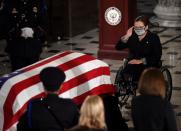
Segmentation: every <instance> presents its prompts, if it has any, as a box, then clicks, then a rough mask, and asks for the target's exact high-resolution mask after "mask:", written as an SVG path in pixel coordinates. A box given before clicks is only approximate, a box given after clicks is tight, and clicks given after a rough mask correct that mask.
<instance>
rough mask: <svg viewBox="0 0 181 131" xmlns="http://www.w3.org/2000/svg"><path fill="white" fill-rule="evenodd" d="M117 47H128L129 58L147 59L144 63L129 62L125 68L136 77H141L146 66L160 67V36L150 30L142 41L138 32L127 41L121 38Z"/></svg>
mask: <svg viewBox="0 0 181 131" xmlns="http://www.w3.org/2000/svg"><path fill="white" fill-rule="evenodd" d="M115 48H116V49H117V50H122V49H125V48H128V49H129V56H128V60H132V59H144V60H145V63H144V64H128V65H127V66H126V68H125V70H124V71H125V72H126V73H128V74H134V75H135V78H136V79H139V76H140V75H141V73H142V71H143V70H144V69H145V68H148V67H160V63H161V62H160V60H161V55H162V46H161V43H160V39H159V37H158V36H157V35H156V34H154V33H152V32H150V31H148V32H147V34H146V36H145V37H144V38H143V39H142V40H141V41H139V38H138V36H137V35H136V33H135V32H133V34H132V35H131V37H130V38H129V39H128V41H127V42H126V43H124V42H122V40H120V41H119V42H118V43H117V44H116V47H115Z"/></svg>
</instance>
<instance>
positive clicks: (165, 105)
mask: <svg viewBox="0 0 181 131" xmlns="http://www.w3.org/2000/svg"><path fill="white" fill-rule="evenodd" d="M132 118H133V123H134V126H135V130H136V131H177V126H176V119H175V114H174V111H173V109H172V106H171V104H170V102H169V101H165V100H164V99H162V98H161V97H160V96H152V95H140V96H136V97H135V98H133V100H132Z"/></svg>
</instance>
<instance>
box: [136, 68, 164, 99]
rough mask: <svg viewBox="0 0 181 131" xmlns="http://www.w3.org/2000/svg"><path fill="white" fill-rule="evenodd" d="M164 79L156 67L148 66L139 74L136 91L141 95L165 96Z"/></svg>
mask: <svg viewBox="0 0 181 131" xmlns="http://www.w3.org/2000/svg"><path fill="white" fill-rule="evenodd" d="M165 88H166V86H165V80H164V76H163V73H162V72H161V71H160V69H157V68H148V69H145V70H144V71H143V73H142V74H141V77H140V80H139V83H138V91H139V93H140V94H143V95H155V96H161V97H162V98H164V97H165Z"/></svg>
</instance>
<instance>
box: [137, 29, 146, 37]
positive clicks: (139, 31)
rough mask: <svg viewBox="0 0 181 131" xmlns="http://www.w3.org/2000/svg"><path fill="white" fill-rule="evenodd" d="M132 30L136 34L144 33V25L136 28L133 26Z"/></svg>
mask: <svg viewBox="0 0 181 131" xmlns="http://www.w3.org/2000/svg"><path fill="white" fill-rule="evenodd" d="M134 31H135V33H136V34H137V35H138V36H141V35H144V34H145V32H146V31H145V27H141V28H137V27H134Z"/></svg>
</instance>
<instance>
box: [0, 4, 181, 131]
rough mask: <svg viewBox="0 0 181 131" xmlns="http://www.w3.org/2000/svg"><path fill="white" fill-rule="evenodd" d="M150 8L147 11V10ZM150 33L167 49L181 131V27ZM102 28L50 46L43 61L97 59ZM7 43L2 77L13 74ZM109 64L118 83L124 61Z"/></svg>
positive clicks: (0, 57)
mask: <svg viewBox="0 0 181 131" xmlns="http://www.w3.org/2000/svg"><path fill="white" fill-rule="evenodd" d="M154 4H155V3H154V2H153V1H151V0H148V1H141V0H138V11H139V12H140V13H142V12H144V13H147V14H149V15H150V14H152V9H153V6H154ZM145 7H146V8H145ZM150 30H151V31H153V32H155V33H157V34H158V35H159V37H160V40H161V43H162V47H163V48H162V49H163V55H162V60H163V64H164V65H165V66H167V67H168V69H169V70H170V72H171V75H172V79H173V94H172V98H171V103H172V104H173V107H174V111H175V114H176V120H177V126H178V131H181V28H167V27H157V26H153V25H152V26H150ZM98 36H99V29H98V28H95V29H92V30H90V31H88V32H86V33H84V34H80V35H78V36H75V37H72V38H70V39H67V40H65V39H61V40H59V41H56V42H53V43H47V44H46V45H45V46H44V48H43V52H42V54H41V59H44V58H46V57H49V56H52V55H54V54H56V53H58V52H62V51H65V50H72V51H76V52H82V53H86V54H90V55H92V56H94V57H97V51H98V46H99V37H98ZM5 45H6V43H5V41H4V40H0V75H3V74H6V73H9V72H10V68H11V67H10V64H9V58H8V56H7V54H6V53H5V52H4V47H5ZM103 61H105V62H106V63H108V64H109V66H110V70H111V80H112V82H113V83H114V79H115V75H116V72H117V70H118V68H119V67H120V66H121V65H122V61H120V60H110V59H103ZM126 113H127V114H129V111H128V112H126V111H123V116H124V115H125V116H126ZM128 124H129V127H130V128H131V127H132V122H131V120H130V121H128Z"/></svg>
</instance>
